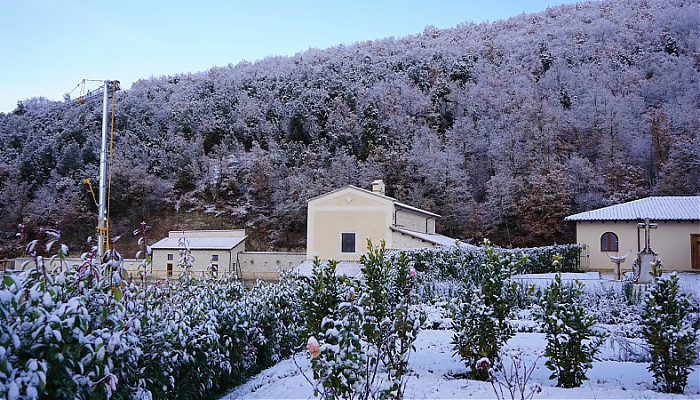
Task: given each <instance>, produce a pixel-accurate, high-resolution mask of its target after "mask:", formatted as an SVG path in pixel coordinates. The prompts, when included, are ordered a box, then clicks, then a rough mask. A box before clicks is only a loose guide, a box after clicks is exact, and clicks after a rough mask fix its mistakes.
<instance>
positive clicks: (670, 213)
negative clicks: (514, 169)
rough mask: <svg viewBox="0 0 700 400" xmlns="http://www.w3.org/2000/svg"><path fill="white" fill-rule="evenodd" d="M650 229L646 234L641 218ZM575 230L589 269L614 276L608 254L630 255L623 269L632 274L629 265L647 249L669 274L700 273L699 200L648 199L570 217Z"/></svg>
mask: <svg viewBox="0 0 700 400" xmlns="http://www.w3.org/2000/svg"><path fill="white" fill-rule="evenodd" d="M647 218H648V219H649V221H650V222H651V223H652V224H653V226H652V227H653V228H654V229H650V230H649V229H648V230H647V232H645V229H644V226H643V225H644V222H645V219H647ZM565 220H566V221H569V222H572V223H574V224H575V225H576V241H577V242H578V243H579V244H581V245H582V246H584V248H585V249H586V252H584V254H586V253H587V256H588V260H587V262H584V263H582V264H583V265H586V264H587V266H588V267H589V268H590V269H593V270H599V271H607V272H612V271H613V270H614V268H615V264H614V263H613V262H611V260H610V258H609V257H608V255H611V256H622V255H625V254H627V253H630V254H629V256H628V257H627V259H626V260H625V262H624V264H622V269H623V271H624V270H627V271H629V270H631V269H632V260H633V259H634V258H635V257H636V255H637V253H638V252H640V251H642V250H643V249H644V248H645V234H647V233H648V235H649V245H650V247H651V250H653V251H654V252H655V253H657V254H658V258H660V259H661V261H662V262H663V265H664V269H665V270H667V271H692V270H696V271H700V196H662V197H647V198H644V199H640V200H635V201H631V202H628V203H623V204H617V205H613V206H609V207H604V208H599V209H597V210H592V211H587V212H582V213H579V214H574V215H570V216H568V217H566V218H565ZM638 224H639V225H638Z"/></svg>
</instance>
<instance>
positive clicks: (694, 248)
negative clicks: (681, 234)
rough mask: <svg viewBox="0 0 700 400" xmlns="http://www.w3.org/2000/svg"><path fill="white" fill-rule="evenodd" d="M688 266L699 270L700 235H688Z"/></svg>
mask: <svg viewBox="0 0 700 400" xmlns="http://www.w3.org/2000/svg"><path fill="white" fill-rule="evenodd" d="M690 265H691V267H692V268H693V269H700V233H691V234H690Z"/></svg>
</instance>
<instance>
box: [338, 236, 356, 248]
mask: <svg viewBox="0 0 700 400" xmlns="http://www.w3.org/2000/svg"><path fill="white" fill-rule="evenodd" d="M341 235H342V237H341V249H340V251H341V252H343V253H354V252H355V234H354V233H345V232H344V233H341Z"/></svg>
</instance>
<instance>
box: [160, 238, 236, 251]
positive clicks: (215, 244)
mask: <svg viewBox="0 0 700 400" xmlns="http://www.w3.org/2000/svg"><path fill="white" fill-rule="evenodd" d="M246 237H247V236H228V237H208V238H206V237H205V238H198V237H193V238H189V237H188V238H187V240H189V242H190V249H192V250H232V249H233V248H234V247H236V246H238V245H239V244H240V243H241V242H243V241H244V240H245V239H246ZM179 240H180V238H170V237H167V238H165V239H162V240H159V241H158V242H156V243H154V244H153V245H152V246H151V248H152V249H156V250H157V249H167V250H170V249H180V243H179Z"/></svg>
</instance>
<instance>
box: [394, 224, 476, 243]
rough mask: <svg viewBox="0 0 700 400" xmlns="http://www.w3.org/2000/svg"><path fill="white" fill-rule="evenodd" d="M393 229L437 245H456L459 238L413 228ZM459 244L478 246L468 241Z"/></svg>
mask: <svg viewBox="0 0 700 400" xmlns="http://www.w3.org/2000/svg"><path fill="white" fill-rule="evenodd" d="M391 230H393V231H396V232H400V233H403V234H404V235H408V236H411V237H414V238H416V239H420V240H423V241H425V242H428V243H432V244H434V245H436V246H446V247H449V246H455V243H456V242H457V239H453V238H451V237H449V236H444V235H440V234H437V233H424V232H416V231H412V230H408V229H402V228H397V227H395V226H392V227H391ZM459 245H460V247H462V248H470V247H473V248H477V246H474V245H471V244H467V243H462V242H459Z"/></svg>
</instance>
